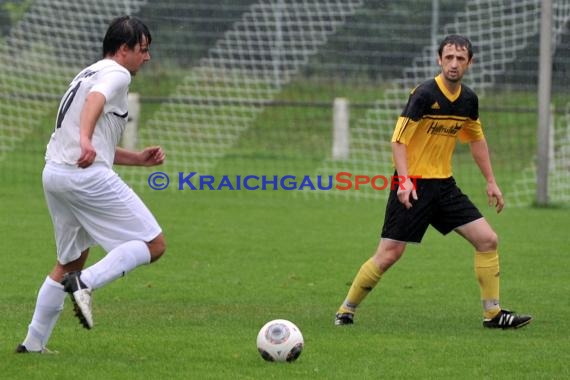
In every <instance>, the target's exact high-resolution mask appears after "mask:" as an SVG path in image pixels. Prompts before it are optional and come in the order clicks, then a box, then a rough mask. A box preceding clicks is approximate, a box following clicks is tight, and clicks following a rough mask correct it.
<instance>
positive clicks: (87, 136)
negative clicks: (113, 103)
mask: <svg viewBox="0 0 570 380" xmlns="http://www.w3.org/2000/svg"><path fill="white" fill-rule="evenodd" d="M105 101H106V99H105V96H104V95H103V94H102V93H100V92H97V91H92V92H90V93H89V94H88V95H87V97H86V98H85V103H84V104H83V108H82V109H81V116H80V119H79V145H80V147H81V154H80V156H79V159H78V160H77V166H79V167H80V168H86V167H89V166H90V165H91V164H92V163H93V161H95V156H96V155H97V152H96V151H95V148H94V147H93V144H92V143H91V139H92V138H93V132H94V131H95V126H96V125H97V120H99V117H100V116H101V114H102V113H103V108H104V107H105Z"/></svg>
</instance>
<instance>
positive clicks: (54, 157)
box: [46, 59, 131, 168]
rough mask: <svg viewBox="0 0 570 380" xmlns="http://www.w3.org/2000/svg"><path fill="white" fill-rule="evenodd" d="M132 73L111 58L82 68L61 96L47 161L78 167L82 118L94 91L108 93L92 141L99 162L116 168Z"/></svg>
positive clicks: (126, 115) (105, 94) (125, 119)
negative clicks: (117, 151) (85, 106)
mask: <svg viewBox="0 0 570 380" xmlns="http://www.w3.org/2000/svg"><path fill="white" fill-rule="evenodd" d="M130 83H131V74H130V73H129V71H128V70H127V69H125V68H124V67H123V66H121V65H120V64H118V63H117V62H115V61H113V60H111V59H102V60H100V61H98V62H96V63H94V64H92V65H91V66H89V67H87V68H85V69H84V70H83V71H81V72H80V73H79V74H78V75H77V76H76V77H75V78H74V79H73V80H72V81H71V83H70V84H69V88H68V90H67V91H66V93H65V94H64V96H63V98H62V99H61V102H60V105H59V110H58V112H57V119H56V125H55V131H54V132H53V134H52V135H51V139H50V141H49V143H48V145H47V150H46V162H52V163H56V164H67V165H73V166H77V160H78V159H79V156H80V155H81V147H80V145H79V118H80V115H81V110H82V108H83V105H84V104H85V99H86V98H87V95H88V94H89V93H90V92H94V91H96V92H99V93H101V94H103V95H104V96H105V99H106V101H105V107H104V109H103V113H102V114H101V117H100V118H99V120H97V125H96V126H95V131H94V132H93V138H92V140H91V143H92V144H93V147H94V148H95V151H96V152H97V155H96V157H95V162H100V163H103V164H105V166H107V167H109V168H110V167H112V165H113V161H114V159H115V149H116V147H117V145H118V144H119V141H120V139H121V136H122V134H123V131H124V129H125V126H126V124H127V117H128V102H127V96H128V89H129V84H130Z"/></svg>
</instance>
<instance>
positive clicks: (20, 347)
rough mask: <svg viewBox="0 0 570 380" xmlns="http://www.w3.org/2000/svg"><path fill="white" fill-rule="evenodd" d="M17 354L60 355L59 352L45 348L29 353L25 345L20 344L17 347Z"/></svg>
mask: <svg viewBox="0 0 570 380" xmlns="http://www.w3.org/2000/svg"><path fill="white" fill-rule="evenodd" d="M15 352H16V353H17V354H57V353H58V352H57V351H52V350H50V349H49V348H45V347H43V348H42V349H41V350H39V351H28V349H27V348H26V346H24V345H23V344H18V347H16V351H15Z"/></svg>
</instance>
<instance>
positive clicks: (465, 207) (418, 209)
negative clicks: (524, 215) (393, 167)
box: [381, 177, 483, 243]
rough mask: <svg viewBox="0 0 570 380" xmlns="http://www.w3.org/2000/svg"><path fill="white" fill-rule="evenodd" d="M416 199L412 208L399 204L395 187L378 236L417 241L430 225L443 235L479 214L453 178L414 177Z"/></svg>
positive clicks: (475, 218)
mask: <svg viewBox="0 0 570 380" xmlns="http://www.w3.org/2000/svg"><path fill="white" fill-rule="evenodd" d="M416 181H417V188H416V192H417V194H418V200H414V199H411V202H412V206H413V207H412V208H410V209H406V207H405V206H404V205H403V204H402V203H400V201H399V200H398V197H397V195H396V193H397V190H398V189H397V187H396V188H395V189H394V190H391V191H390V196H389V198H388V203H387V205H386V215H385V216H384V226H383V227H382V234H381V237H382V238H386V239H392V240H398V241H404V242H409V243H419V242H421V241H422V238H423V236H424V234H425V232H426V230H427V228H428V226H429V225H430V224H431V225H432V226H433V227H434V228H435V229H436V230H438V231H439V232H440V233H442V234H443V235H446V234H448V233H449V232H451V231H453V230H454V229H456V228H457V227H461V226H462V225H464V224H467V223H469V222H472V221H474V220H477V219H480V218H482V217H483V215H481V213H480V212H479V210H478V209H477V207H476V206H475V205H474V204H473V202H471V200H470V199H469V198H468V197H467V195H465V194H463V193H462V192H461V189H459V187H457V184H456V183H455V180H454V179H453V177H449V178H445V179H417V180H416Z"/></svg>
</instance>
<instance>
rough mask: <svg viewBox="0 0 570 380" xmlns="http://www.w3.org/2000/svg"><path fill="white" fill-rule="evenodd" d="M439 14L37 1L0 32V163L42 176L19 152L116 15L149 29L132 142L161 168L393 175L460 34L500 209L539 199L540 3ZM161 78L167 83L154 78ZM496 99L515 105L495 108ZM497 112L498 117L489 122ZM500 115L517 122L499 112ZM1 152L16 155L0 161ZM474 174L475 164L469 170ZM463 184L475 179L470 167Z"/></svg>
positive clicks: (355, 1)
mask: <svg viewBox="0 0 570 380" xmlns="http://www.w3.org/2000/svg"><path fill="white" fill-rule="evenodd" d="M437 3H439V4H440V6H441V9H440V10H439V11H436V10H434V9H432V6H431V5H432V3H431V2H417V1H413V0H401V1H386V2H377V1H365V0H351V1H347V0H344V1H343V0H328V1H324V0H322V1H317V0H257V1H256V0H239V1H238V0H236V1H226V0H211V1H209V2H207V3H206V2H201V1H199V0H184V1H183V0H165V1H161V2H148V1H137V0H131V1H113V2H111V1H108V0H105V1H98V2H92V1H84V0H82V1H76V2H68V1H63V0H59V1H58V0H37V1H35V2H34V3H33V6H32V7H31V8H30V9H29V10H28V11H27V12H26V14H25V15H24V17H23V19H22V20H21V21H20V22H19V23H18V24H16V25H14V26H12V27H11V29H10V30H9V34H5V35H0V38H1V39H0V42H1V43H0V65H1V67H2V70H0V97H1V98H2V101H1V102H0V163H2V164H6V163H10V165H7V164H6V165H5V166H6V167H10V168H12V167H17V165H12V164H11V163H12V162H21V165H20V166H19V167H24V166H25V165H29V166H34V167H36V166H37V165H40V164H41V163H38V162H37V160H36V161H34V162H33V163H30V161H29V160H30V159H29V158H28V156H29V154H28V153H29V152H30V150H31V149H33V154H34V157H36V159H37V158H38V157H41V151H43V149H44V147H45V143H46V142H47V137H49V133H50V131H51V128H52V127H51V125H53V119H54V113H55V110H56V109H57V104H58V102H59V97H60V96H61V94H62V93H63V91H64V90H65V88H66V86H67V83H68V81H69V80H70V78H71V77H72V76H73V75H74V74H75V73H76V72H77V71H78V70H80V69H81V68H83V67H84V66H85V65H87V64H89V63H91V62H93V61H94V60H96V59H98V58H99V57H100V53H101V52H100V50H101V39H102V35H103V33H104V30H105V28H106V26H107V24H108V21H110V19H111V18H113V17H115V16H117V15H119V14H124V13H131V14H137V13H138V14H139V15H141V16H142V17H143V19H144V20H145V21H147V23H148V24H149V26H150V27H151V31H152V32H153V37H154V38H153V46H152V47H151V55H152V57H153V59H152V60H151V62H150V63H149V65H147V68H146V69H145V71H143V72H142V73H141V75H140V78H139V77H137V78H136V81H135V82H134V85H139V84H141V83H145V82H144V81H145V80H147V78H149V79H148V80H149V81H155V82H154V83H156V85H157V86H156V87H157V88H159V91H158V92H159V94H158V95H157V94H156V93H154V92H153V91H149V85H148V83H147V84H146V85H145V86H143V88H144V91H142V93H141V99H142V102H143V104H142V106H143V113H144V115H143V116H144V117H143V118H142V119H141V124H140V130H139V136H138V139H137V140H138V142H139V146H142V145H148V144H161V145H163V146H164V148H165V149H166V151H167V154H168V162H167V164H166V165H165V167H164V168H162V169H161V170H164V171H165V172H167V173H169V174H174V173H177V172H180V171H184V172H190V171H197V172H200V173H209V172H220V171H224V172H225V171H226V170H227V171H228V172H232V173H235V172H238V173H240V174H258V173H256V172H255V171H256V170H258V171H260V172H262V173H266V172H275V174H283V173H287V174H298V173H299V171H300V170H302V171H303V173H302V174H309V175H313V176H316V175H321V176H328V175H331V174H333V175H334V174H336V173H338V172H340V171H349V172H351V173H353V174H361V175H369V176H372V175H376V174H382V175H390V174H391V172H392V162H391V161H392V160H391V149H390V144H389V141H390V136H391V134H392V131H393V127H394V124H395V122H396V119H397V117H398V114H399V113H400V112H401V110H402V108H403V106H404V104H405V102H406V100H407V97H408V94H409V91H410V90H411V89H412V88H413V87H414V86H416V85H417V84H418V83H420V82H422V81H423V80H425V79H427V78H429V77H432V76H434V75H435V74H437V73H438V71H439V70H438V67H437V66H436V52H435V51H434V46H433V43H434V42H435V41H437V40H439V39H440V38H442V37H443V36H444V35H445V34H449V33H461V34H465V35H467V36H469V37H470V38H471V39H472V40H473V43H474V45H475V57H476V60H475V63H474V65H473V66H472V70H471V71H470V72H469V73H468V74H467V76H466V81H467V83H468V84H469V85H470V86H471V87H473V88H474V89H475V90H476V91H477V92H478V94H479V95H480V99H482V100H483V103H484V101H485V99H492V100H493V101H495V99H496V98H497V102H496V103H497V104H495V103H492V102H487V103H486V104H485V107H486V108H485V109H482V112H485V119H484V120H483V122H484V128H485V130H486V131H487V132H488V133H489V135H488V136H490V137H491V138H492V140H491V149H492V150H494V151H492V154H494V155H495V157H494V158H496V157H497V156H498V159H499V160H498V165H495V169H496V171H497V169H498V171H499V173H498V174H499V175H498V178H499V180H500V181H501V178H509V182H511V183H501V185H502V187H503V190H504V191H505V192H506V193H508V194H509V200H510V204H527V203H528V200H529V199H533V197H534V188H535V186H534V181H535V172H534V169H533V164H534V151H535V150H536V149H535V148H536V147H535V145H536V133H535V130H536V123H531V122H530V121H529V120H532V118H533V117H535V114H536V112H535V111H533V107H536V101H535V99H534V98H535V97H536V90H535V87H536V84H535V83H534V81H535V78H537V77H538V72H537V70H538V68H537V66H538V64H537V58H536V57H537V55H538V54H537V52H535V51H536V50H538V29H539V22H540V0H520V1H511V0H499V1H490V0H486V1H484V0H470V1H452V0H449V1H448V0H440V1H439V2H437ZM434 4H435V3H434ZM569 4H570V0H555V1H553V11H554V12H553V21H554V25H553V36H554V45H555V48H556V47H558V46H570V43H569V42H568V33H567V29H566V28H567V23H568V22H567V21H568V18H569V14H570V9H569V8H570V5H569ZM0 12H1V10H0ZM79 15H80V17H79ZM436 15H437V17H435V16H436ZM440 17H441V18H440ZM430 22H433V23H434V26H435V27H432V28H431V32H432V33H434V35H432V36H430V35H429V33H430V25H429V24H430ZM0 30H3V31H4V33H5V30H6V28H3V29H0ZM566 50H569V49H566ZM558 51H560V52H563V51H564V49H559V50H558ZM561 56H562V58H561V59H560V57H559V61H558V66H556V67H555V70H554V75H555V76H556V77H557V78H558V81H559V83H558V88H560V86H564V83H566V81H567V79H565V78H566V77H567V75H565V74H564V73H565V71H566V69H565V68H566V67H567V66H568V65H567V62H568V60H569V55H568V53H562V54H561ZM162 72H164V73H167V74H168V75H169V76H165V77H166V78H167V79H168V80H173V79H175V81H176V83H175V85H169V84H164V83H162V82H160V81H161V79H162V76H161V75H162ZM529 78H531V80H529ZM319 81H320V82H319ZM323 82H325V83H323ZM531 82H532V83H531ZM513 89H514V90H513ZM150 90H153V89H150ZM511 90H512V91H511ZM517 91H518V92H517ZM558 91H560V90H558ZM307 93H309V94H307ZM313 93H314V98H313V97H312V96H311V95H312V94H313ZM521 93H523V95H521ZM165 94H167V95H165ZM361 94H363V95H362V96H361ZM496 94H499V95H496ZM503 94H507V96H506V97H508V96H510V95H511V94H512V95H513V97H514V98H516V96H518V98H516V99H504V100H508V101H507V102H502V100H503V99H501V98H500V96H502V95H503ZM145 96H148V97H152V99H151V98H145ZM335 96H340V97H348V98H349V101H350V102H351V104H352V105H353V108H351V109H350V117H351V119H350V123H351V125H350V131H351V138H350V156H349V158H348V159H345V160H342V161H334V160H332V159H331V158H330V156H331V154H330V152H331V147H332V144H331V141H330V140H331V128H330V126H331V119H332V117H331V116H332V104H333V100H334V97H335ZM355 98H356V101H355ZM358 99H360V100H361V102H360V103H359V104H358ZM494 106H497V111H496V113H492V112H495V111H491V113H490V111H489V108H490V107H491V108H493V107H494ZM501 107H502V108H501ZM509 107H510V108H520V109H523V108H525V109H526V111H521V112H518V111H512V110H511V111H509V112H508V114H507V115H504V114H503V110H504V109H509ZM558 108H560V105H558ZM529 110H530V111H529ZM523 113H526V114H525V115H523ZM325 119H326V120H325ZM495 119H496V120H495ZM560 119H561V118H560V117H559V116H558V115H557V119H556V126H557V128H556V133H557V137H556V139H555V140H556V144H559V142H560V144H563V143H564V141H567V139H566V140H565V139H564V138H563V136H562V137H560V136H559V135H558V134H559V133H561V132H560V131H561V127H559V123H560V122H561V120H560ZM519 123H520V124H524V125H521V128H519ZM531 124H532V125H531ZM497 126H498V127H497ZM522 127H524V128H522ZM519 132H520V133H519ZM38 134H43V136H37V135H38ZM32 140H33V141H32ZM30 142H31V143H33V144H30ZM556 144H555V149H554V153H555V154H553V158H554V160H555V161H554V163H553V167H560V168H561V169H558V171H559V178H552V179H551V180H552V181H554V182H553V185H552V186H551V192H558V190H557V189H558V188H559V187H560V186H564V178H566V177H567V176H568V175H567V171H566V172H564V170H563V168H564V162H565V161H563V160H565V159H566V158H565V157H567V156H565V155H564V153H563V152H565V151H564V149H563V147H562V145H556ZM462 149H463V151H462ZM8 152H9V153H10V154H11V155H13V156H15V157H13V159H11V160H7V157H8V154H7V153H8ZM458 152H459V153H461V154H456V160H457V157H458V156H459V157H460V158H459V160H463V161H462V162H461V165H459V166H457V165H456V166H455V167H456V169H457V168H458V167H459V168H460V169H457V172H458V173H457V174H460V173H459V172H465V170H464V169H465V168H466V167H467V166H466V165H463V163H464V162H467V161H466V159H468V158H469V157H468V155H467V154H465V151H464V148H463V147H462V148H460V149H458ZM26 160H28V161H26ZM40 160H41V158H40ZM560 160H562V161H560ZM494 163H496V162H494ZM469 167H474V165H473V164H472V162H471V161H470V160H469ZM299 168H300V169H299ZM120 170H121V174H122V175H124V177H125V178H126V179H127V180H128V181H129V182H130V183H131V184H132V185H134V186H143V187H144V188H148V187H147V186H146V179H147V178H146V175H147V174H148V173H149V172H148V170H139V169H130V168H127V169H120ZM249 170H251V171H253V172H252V173H249V172H248V171H249ZM295 170H297V171H296V172H295ZM293 172H295V173H293ZM505 173H506V174H509V176H504V174H505ZM259 174H261V173H259ZM467 177H468V179H469V181H471V182H473V183H475V181H480V180H481V176H480V174H479V173H478V172H476V171H474V172H472V173H468V174H467ZM475 178H476V179H475ZM512 178H515V180H514V181H512ZM460 183H463V182H460ZM477 186H478V187H479V185H477ZM307 193H311V194H318V196H346V197H350V198H351V199H359V198H370V197H372V198H381V197H385V195H386V192H385V191H373V190H372V189H371V188H370V187H367V188H366V189H363V190H360V191H334V190H333V191H322V192H319V191H315V192H303V194H307ZM553 195H554V194H553ZM553 199H554V198H553Z"/></svg>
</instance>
